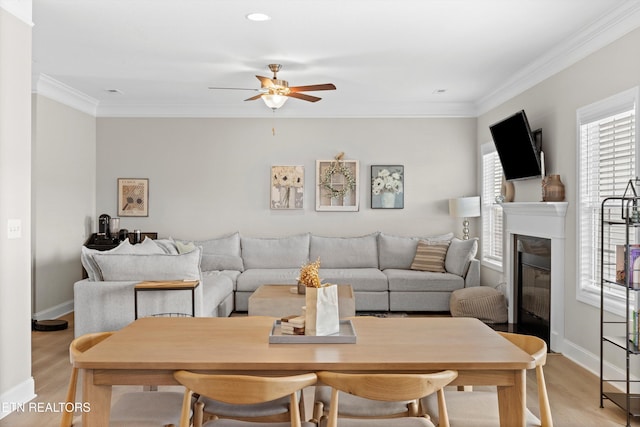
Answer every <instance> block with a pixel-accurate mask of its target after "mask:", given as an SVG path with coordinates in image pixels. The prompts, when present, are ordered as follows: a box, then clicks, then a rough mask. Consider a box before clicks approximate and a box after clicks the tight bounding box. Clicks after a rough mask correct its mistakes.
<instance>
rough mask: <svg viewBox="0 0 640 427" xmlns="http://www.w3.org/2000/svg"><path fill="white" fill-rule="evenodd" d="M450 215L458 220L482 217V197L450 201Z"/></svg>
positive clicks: (459, 198) (460, 198)
mask: <svg viewBox="0 0 640 427" xmlns="http://www.w3.org/2000/svg"><path fill="white" fill-rule="evenodd" d="M449 215H451V216H453V217H456V218H472V217H475V216H480V196H473V197H458V198H457V199H449Z"/></svg>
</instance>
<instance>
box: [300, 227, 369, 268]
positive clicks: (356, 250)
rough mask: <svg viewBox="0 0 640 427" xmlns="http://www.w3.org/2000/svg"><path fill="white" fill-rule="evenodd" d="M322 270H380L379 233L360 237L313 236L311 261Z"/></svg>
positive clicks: (310, 250) (310, 249)
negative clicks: (317, 263) (317, 262)
mask: <svg viewBox="0 0 640 427" xmlns="http://www.w3.org/2000/svg"><path fill="white" fill-rule="evenodd" d="M318 258H320V266H321V267H322V268H378V233H373V234H368V235H366V236H360V237H321V236H311V245H310V248H309V259H310V260H314V261H315V260H316V259H318Z"/></svg>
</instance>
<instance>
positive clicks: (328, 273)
mask: <svg viewBox="0 0 640 427" xmlns="http://www.w3.org/2000/svg"><path fill="white" fill-rule="evenodd" d="M319 274H320V278H321V279H322V283H336V284H339V285H351V287H352V288H353V290H354V291H356V292H358V291H372V292H378V291H380V292H385V293H386V291H388V290H389V285H388V281H387V276H385V274H384V273H383V272H382V271H380V270H378V269H377V268H320V270H319Z"/></svg>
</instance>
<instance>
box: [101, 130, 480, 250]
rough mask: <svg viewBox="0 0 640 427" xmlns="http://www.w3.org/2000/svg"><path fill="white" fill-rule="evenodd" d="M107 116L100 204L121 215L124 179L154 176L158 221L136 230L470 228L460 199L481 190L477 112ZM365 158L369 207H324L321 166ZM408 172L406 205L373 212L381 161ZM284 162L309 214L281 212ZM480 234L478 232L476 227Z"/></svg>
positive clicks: (153, 211)
mask: <svg viewBox="0 0 640 427" xmlns="http://www.w3.org/2000/svg"><path fill="white" fill-rule="evenodd" d="M272 125H273V122H272V121H271V120H261V119H166V118H158V119H116V118H111V119H109V118H100V119H98V137H97V144H98V150H97V171H98V176H97V197H98V199H97V210H96V214H97V215H98V214H101V213H107V214H109V215H111V216H117V207H116V182H117V178H118V177H121V178H149V187H150V188H149V192H150V201H149V217H148V218H130V217H129V218H122V219H121V227H124V228H127V229H129V230H132V229H135V228H138V229H141V230H143V231H157V232H159V233H160V235H161V236H173V237H179V238H186V239H203V238H208V237H215V236H218V235H221V234H224V233H228V232H232V231H240V232H241V233H242V234H243V235H248V236H279V235H288V234H295V233H300V232H307V231H310V232H313V233H318V234H322V235H338V236H343V235H344V236H353V235H360V234H365V233H370V232H373V231H384V232H387V233H396V234H404V235H426V234H431V233H440V232H443V231H456V232H457V233H458V234H459V233H460V232H461V228H462V226H461V224H460V223H461V220H460V221H459V220H457V219H454V218H451V217H449V215H448V199H449V198H450V197H459V196H463V195H475V194H476V183H475V177H476V173H477V171H476V155H477V153H476V150H477V148H476V142H475V138H476V135H475V134H476V120H475V119H281V120H277V121H276V136H273V135H272V133H271V127H272ZM339 152H344V153H345V159H356V160H359V161H360V177H359V178H360V183H361V193H360V211H359V212H316V211H315V178H316V177H315V175H316V173H315V161H316V160H326V159H332V158H333V157H334V156H335V155H336V154H337V153H339ZM372 164H377V165H380V164H401V165H404V167H405V208H404V209H401V210H383V209H371V208H370V191H369V188H370V185H369V182H370V166H371V165H372ZM272 165H303V166H304V167H305V181H306V182H305V199H304V209H303V210H299V211H275V210H271V209H270V208H269V189H270V168H271V166H272ZM472 232H473V233H474V234H475V235H477V233H476V230H475V228H474V229H473V230H472Z"/></svg>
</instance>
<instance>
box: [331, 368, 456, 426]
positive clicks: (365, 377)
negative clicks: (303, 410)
mask: <svg viewBox="0 0 640 427" xmlns="http://www.w3.org/2000/svg"><path fill="white" fill-rule="evenodd" d="M457 376H458V373H457V372H456V371H442V372H436V373H431V374H346V373H339V372H326V371H325V372H319V373H318V381H319V382H321V383H323V384H326V385H328V386H330V387H331V402H330V407H329V415H328V416H323V417H322V418H321V419H320V425H321V426H327V427H355V426H358V427H360V426H367V427H376V426H380V427H435V425H434V424H433V423H432V422H431V420H430V419H429V416H428V415H425V414H416V416H405V417H393V418H374V417H371V416H369V417H346V416H343V415H341V414H340V413H339V412H340V411H339V408H340V396H341V395H344V393H348V394H352V395H355V396H359V397H363V398H366V399H371V400H375V401H379V402H397V401H412V400H417V399H420V398H422V397H424V396H428V395H431V394H433V393H436V394H438V395H439V399H438V401H439V402H440V407H439V410H440V412H439V413H440V414H443V416H442V417H441V419H440V424H439V427H449V423H448V421H447V417H446V414H447V407H446V403H445V398H444V394H443V391H442V390H443V387H444V386H446V385H447V384H449V383H450V382H451V381H453V380H454V379H456V377H457Z"/></svg>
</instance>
